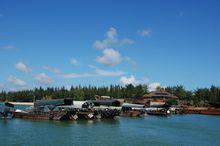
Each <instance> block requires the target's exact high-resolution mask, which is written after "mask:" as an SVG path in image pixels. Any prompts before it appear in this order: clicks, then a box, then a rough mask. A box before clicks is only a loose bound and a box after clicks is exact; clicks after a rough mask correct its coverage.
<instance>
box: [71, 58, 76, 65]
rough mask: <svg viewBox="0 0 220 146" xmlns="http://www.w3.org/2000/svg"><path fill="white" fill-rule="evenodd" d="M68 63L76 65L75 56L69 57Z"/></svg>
mask: <svg viewBox="0 0 220 146" xmlns="http://www.w3.org/2000/svg"><path fill="white" fill-rule="evenodd" d="M70 64H72V65H78V61H77V60H76V59H75V58H71V59H70Z"/></svg>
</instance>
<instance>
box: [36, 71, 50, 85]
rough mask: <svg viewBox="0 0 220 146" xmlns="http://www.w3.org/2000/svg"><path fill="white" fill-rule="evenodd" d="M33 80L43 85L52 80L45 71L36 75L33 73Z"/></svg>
mask: <svg viewBox="0 0 220 146" xmlns="http://www.w3.org/2000/svg"><path fill="white" fill-rule="evenodd" d="M35 80H36V81H37V82H39V83H40V84H45V85H49V84H51V83H52V82H53V79H52V78H51V77H49V76H48V75H46V74H45V73H40V74H38V75H35Z"/></svg>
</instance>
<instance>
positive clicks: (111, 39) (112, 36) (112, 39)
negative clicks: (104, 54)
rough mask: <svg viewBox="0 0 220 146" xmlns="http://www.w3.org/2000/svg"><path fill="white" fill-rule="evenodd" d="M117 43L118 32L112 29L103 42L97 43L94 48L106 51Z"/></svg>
mask: <svg viewBox="0 0 220 146" xmlns="http://www.w3.org/2000/svg"><path fill="white" fill-rule="evenodd" d="M116 42H117V30H116V29H115V28H113V27H110V28H109V30H108V31H107V32H106V38H105V39H104V40H102V41H100V40H97V41H95V43H94V47H95V48H97V49H106V48H109V47H110V46H111V45H112V44H114V43H116Z"/></svg>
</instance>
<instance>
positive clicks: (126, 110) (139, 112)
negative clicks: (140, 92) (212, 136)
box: [120, 103, 145, 117]
mask: <svg viewBox="0 0 220 146" xmlns="http://www.w3.org/2000/svg"><path fill="white" fill-rule="evenodd" d="M144 115H145V112H144V105H140V104H130V103H124V104H123V105H122V108H121V114H120V116H122V117H141V116H144Z"/></svg>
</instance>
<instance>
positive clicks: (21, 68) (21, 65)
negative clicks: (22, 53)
mask: <svg viewBox="0 0 220 146" xmlns="http://www.w3.org/2000/svg"><path fill="white" fill-rule="evenodd" d="M15 68H16V69H17V70H19V71H21V72H24V73H29V72H31V69H30V68H29V67H28V66H27V65H26V64H24V63H23V62H18V63H16V64H15Z"/></svg>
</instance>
